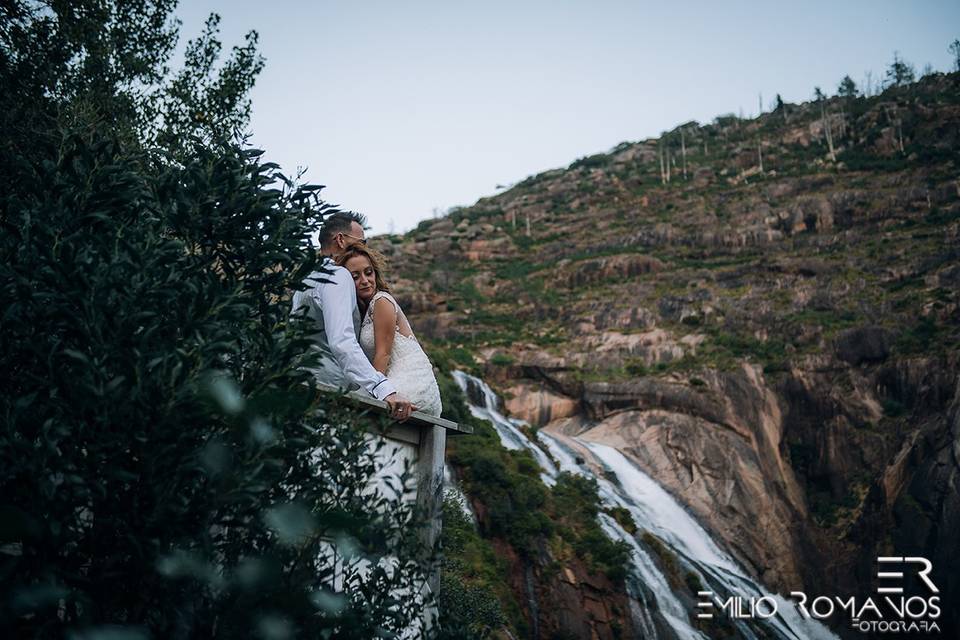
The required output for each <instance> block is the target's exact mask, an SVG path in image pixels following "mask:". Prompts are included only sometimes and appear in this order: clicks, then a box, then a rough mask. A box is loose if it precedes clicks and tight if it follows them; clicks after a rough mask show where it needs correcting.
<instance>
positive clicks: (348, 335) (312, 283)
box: [293, 258, 396, 400]
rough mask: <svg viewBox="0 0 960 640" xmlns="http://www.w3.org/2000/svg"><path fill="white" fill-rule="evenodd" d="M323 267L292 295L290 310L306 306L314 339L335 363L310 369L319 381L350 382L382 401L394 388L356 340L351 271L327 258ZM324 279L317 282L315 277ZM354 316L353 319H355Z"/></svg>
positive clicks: (356, 317) (357, 315)
mask: <svg viewBox="0 0 960 640" xmlns="http://www.w3.org/2000/svg"><path fill="white" fill-rule="evenodd" d="M322 267H323V268H325V269H328V270H330V271H331V273H327V274H325V273H321V272H314V273H312V274H310V277H308V278H307V280H306V282H307V285H308V288H307V289H305V290H303V291H297V292H295V293H294V296H293V310H294V311H296V310H297V309H299V308H300V307H301V306H306V307H307V316H308V317H309V318H311V319H312V320H313V322H314V324H315V325H316V327H317V332H316V333H315V334H314V340H315V341H316V342H317V343H318V344H317V345H316V346H317V347H319V349H320V351H321V356H323V355H325V354H323V351H324V349H323V347H326V351H327V352H329V354H330V355H331V356H333V359H334V360H335V362H329V358H326V362H325V363H323V362H322V363H321V366H320V368H319V369H313V370H312V371H313V373H314V375H316V376H317V379H318V380H320V381H321V382H325V383H327V384H333V385H334V386H338V387H347V384H345V383H353V384H354V385H356V386H358V387H360V388H361V389H363V390H364V391H366V392H367V393H369V394H370V395H372V396H374V397H375V398H377V399H378V400H383V399H384V398H386V397H387V396H389V395H390V394H391V393H394V392H395V391H396V389H395V388H394V386H393V383H391V382H390V380H388V379H387V377H386V376H385V375H383V374H382V373H380V372H379V371H377V370H376V369H374V368H373V365H372V364H370V361H369V360H367V356H366V355H364V353H363V349H361V348H360V343H359V342H357V331H358V329H359V319H360V312H359V310H358V309H357V290H356V287H355V286H354V284H353V276H351V275H350V272H349V271H347V270H346V269H344V268H343V267H339V266H337V265H335V264H334V263H333V261H331V260H330V259H329V258H326V259H325V260H324V262H323V264H322ZM321 279H322V280H326V282H318V280H321ZM355 319H356V322H355Z"/></svg>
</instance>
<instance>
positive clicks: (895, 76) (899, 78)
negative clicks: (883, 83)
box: [887, 51, 915, 87]
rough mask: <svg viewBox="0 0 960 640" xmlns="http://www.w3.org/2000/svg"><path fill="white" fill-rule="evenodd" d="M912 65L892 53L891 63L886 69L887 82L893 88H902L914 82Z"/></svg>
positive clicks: (895, 53)
mask: <svg viewBox="0 0 960 640" xmlns="http://www.w3.org/2000/svg"><path fill="white" fill-rule="evenodd" d="M914 75H915V74H914V70H913V65H912V64H910V63H909V62H906V61H905V60H903V59H902V58H900V53H899V52H897V51H894V52H893V62H891V63H890V66H889V67H888V68H887V82H888V83H889V84H891V85H893V86H895V87H902V86H903V85H905V84H910V83H911V82H913V80H914Z"/></svg>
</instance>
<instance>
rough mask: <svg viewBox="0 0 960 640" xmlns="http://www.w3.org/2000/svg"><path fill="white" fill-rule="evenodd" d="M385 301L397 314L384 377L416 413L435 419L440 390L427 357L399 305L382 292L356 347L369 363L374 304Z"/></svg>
mask: <svg viewBox="0 0 960 640" xmlns="http://www.w3.org/2000/svg"><path fill="white" fill-rule="evenodd" d="M381 298H385V299H387V300H389V301H390V303H391V304H392V305H393V306H394V308H395V309H396V310H397V325H396V328H395V330H394V336H393V349H392V350H391V352H390V363H389V364H388V365H387V377H388V378H389V379H390V381H391V382H392V383H393V385H394V386H395V387H396V388H397V392H398V393H399V394H400V395H402V396H404V397H406V398H407V399H408V400H410V401H411V402H412V403H413V404H414V405H416V407H417V410H418V411H421V412H423V413H427V414H429V415H432V416H439V415H440V411H441V409H442V407H441V405H440V389H439V388H438V387H437V379H436V377H435V376H434V375H433V365H431V364H430V360H428V359H427V354H425V353H424V352H423V349H422V348H420V343H419V342H417V339H416V337H415V336H414V335H413V330H412V329H411V328H410V323H409V322H407V317H406V316H405V315H403V310H402V309H400V305H399V304H397V301H396V300H394V299H393V296H391V295H390V294H389V293H387V292H386V291H378V292H377V293H376V294H375V295H374V296H373V298H372V299H371V300H370V306H368V307H367V313H366V315H365V316H364V318H363V324H362V325H361V327H360V346H361V347H363V352H364V353H365V354H367V357H368V358H369V359H370V361H371V362H373V357H374V355H375V354H376V345H375V340H374V331H373V312H374V307H375V306H376V303H377V300H380V299H381Z"/></svg>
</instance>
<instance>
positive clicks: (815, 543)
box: [377, 74, 960, 629]
mask: <svg viewBox="0 0 960 640" xmlns="http://www.w3.org/2000/svg"><path fill="white" fill-rule="evenodd" d="M828 130H829V136H830V138H831V139H832V144H833V146H834V149H833V151H832V152H831V151H830V149H829V147H828V144H827V137H828ZM958 149H960V76H958V74H950V75H943V74H934V75H931V76H927V77H925V78H924V79H922V80H921V81H920V82H918V83H915V84H913V85H909V86H906V87H901V88H891V89H888V90H887V91H886V92H884V93H883V94H882V95H879V96H876V97H872V98H853V99H840V98H834V99H830V100H827V101H826V102H825V103H824V104H822V105H821V104H802V105H785V106H784V107H783V108H782V109H779V110H777V111H775V112H773V113H767V114H764V115H762V116H760V117H758V118H756V119H752V120H741V119H738V118H735V117H732V116H725V117H720V118H717V119H716V120H715V121H714V122H713V123H711V124H707V125H701V124H698V123H695V122H691V123H687V124H684V125H682V126H680V127H678V128H677V129H675V130H673V131H671V132H668V133H665V134H664V135H663V136H661V137H660V138H658V139H650V140H644V141H640V142H635V143H624V144H621V145H619V146H617V147H616V148H615V149H613V150H612V151H610V152H609V153H604V154H598V155H595V156H590V157H587V158H582V159H580V160H578V161H576V162H574V163H573V164H571V165H570V166H569V167H567V168H566V169H557V170H553V171H547V172H545V173H542V174H539V175H536V176H532V177H530V178H527V179H525V180H523V181H522V182H520V183H518V184H516V185H515V186H513V187H512V188H510V189H508V190H506V191H504V192H502V193H500V194H498V195H495V196H491V197H489V198H484V199H482V200H480V201H479V202H477V203H476V204H475V205H473V206H471V207H466V208H462V209H458V210H455V211H453V212H451V213H450V214H449V215H447V216H446V217H443V218H440V219H436V220H432V221H426V222H424V223H422V224H421V225H420V227H418V228H417V229H416V230H415V231H413V232H411V233H408V234H406V235H404V236H394V237H384V238H380V239H379V241H378V242H377V244H378V246H379V247H380V248H382V249H384V250H385V252H387V253H388V255H389V257H390V260H391V265H392V267H393V272H394V273H396V274H399V275H401V276H402V277H395V278H393V281H394V283H395V288H396V289H397V290H398V291H399V292H400V295H399V296H398V297H400V298H402V302H403V303H404V304H405V308H406V309H407V310H408V315H409V316H410V319H411V322H412V323H413V324H414V326H415V327H416V328H417V330H418V332H419V333H420V335H421V336H423V337H424V338H426V340H427V342H428V345H429V348H428V350H431V351H432V352H433V353H437V354H439V353H442V354H444V357H449V358H451V359H452V360H453V361H457V362H458V363H459V365H460V366H463V367H466V368H471V369H473V370H475V371H477V372H480V373H482V374H483V376H484V377H485V379H487V380H489V381H492V382H493V383H494V384H495V385H496V386H498V387H499V388H500V390H501V391H503V392H505V393H506V395H507V397H508V398H509V400H508V402H507V408H508V409H509V410H510V411H511V412H512V413H513V415H514V416H517V417H522V418H523V419H526V420H527V421H529V422H530V423H531V424H532V425H534V426H535V427H537V428H543V429H547V430H553V431H556V432H560V433H565V434H576V435H580V436H581V437H582V438H585V439H588V440H594V441H597V442H603V443H607V444H611V445H613V446H615V447H617V448H618V449H620V450H621V451H622V452H624V453H626V454H628V455H629V456H631V457H632V458H633V459H634V460H635V461H636V462H637V463H638V464H639V465H640V466H641V467H642V468H643V469H644V470H645V471H647V472H648V473H649V474H650V475H652V476H653V477H654V478H656V479H657V480H658V481H659V482H660V483H661V484H663V486H665V487H666V488H668V489H669V490H670V491H671V492H672V493H673V494H674V495H675V496H676V497H677V498H679V499H680V500H681V501H682V502H683V503H684V504H685V505H687V507H688V508H689V509H690V510H691V511H692V512H693V513H694V514H696V515H697V516H698V518H699V519H700V521H701V522H702V523H704V525H705V526H707V527H708V528H709V529H710V530H711V531H712V532H713V533H714V534H715V535H716V536H717V537H718V538H719V539H721V540H723V541H724V542H725V543H726V545H727V547H728V548H729V549H730V551H731V552H732V553H733V554H735V555H736V556H737V557H738V559H739V560H740V561H741V562H742V563H743V564H744V565H745V566H747V567H749V569H750V570H751V571H752V572H754V573H755V575H756V576H757V577H758V578H759V579H761V580H762V581H763V582H765V583H766V584H767V585H768V586H769V587H771V588H773V589H777V590H780V591H781V592H787V591H790V590H798V589H804V590H806V591H808V592H810V593H820V594H837V595H843V594H848V595H855V594H856V595H862V594H866V593H868V592H870V591H872V590H873V588H874V587H875V578H874V576H875V573H876V565H875V559H876V556H877V555H907V556H909V555H922V556H924V557H927V558H930V559H931V560H932V561H933V563H934V572H933V578H934V580H935V582H936V583H937V584H938V586H940V588H941V592H942V596H943V598H942V600H943V604H944V612H945V613H944V618H943V621H944V623H945V626H946V628H948V629H955V628H956V625H957V615H958V612H960V603H958V598H960V584H958V580H960V566H958V562H960V560H958V558H960V538H958V537H957V536H956V531H957V529H958V527H960V464H958V461H960V386H958V376H957V372H958V358H960V355H958V354H960V310H958V297H960V259H958V258H960V237H958V236H960V153H958ZM518 588H519V586H518Z"/></svg>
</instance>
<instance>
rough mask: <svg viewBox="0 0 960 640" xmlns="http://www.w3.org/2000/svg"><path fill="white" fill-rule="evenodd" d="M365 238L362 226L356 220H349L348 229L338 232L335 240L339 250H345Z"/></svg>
mask: <svg viewBox="0 0 960 640" xmlns="http://www.w3.org/2000/svg"><path fill="white" fill-rule="evenodd" d="M365 238H366V236H365V235H364V234H363V227H361V226H360V224H359V223H357V222H351V223H350V231H349V232H341V233H338V234H337V236H336V241H337V246H338V247H340V251H346V250H347V249H348V248H350V247H352V246H353V245H355V244H359V243H363V242H364V239H365Z"/></svg>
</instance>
